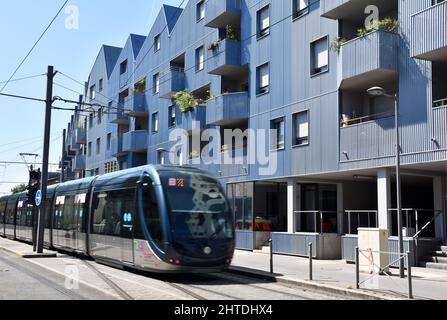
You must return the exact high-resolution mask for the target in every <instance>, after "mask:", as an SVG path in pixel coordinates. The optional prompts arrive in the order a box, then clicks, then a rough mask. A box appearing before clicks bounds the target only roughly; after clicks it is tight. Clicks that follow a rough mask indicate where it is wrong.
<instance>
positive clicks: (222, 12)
mask: <svg viewBox="0 0 447 320" xmlns="http://www.w3.org/2000/svg"><path fill="white" fill-rule="evenodd" d="M205 9H206V17H205V19H206V26H207V27H210V28H223V27H225V26H228V25H238V24H240V19H241V0H208V1H207V2H206V8H205Z"/></svg>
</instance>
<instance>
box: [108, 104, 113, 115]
mask: <svg viewBox="0 0 447 320" xmlns="http://www.w3.org/2000/svg"><path fill="white" fill-rule="evenodd" d="M107 106H108V108H107V110H108V111H109V112H108V115H109V118H110V117H111V115H112V114H113V112H110V111H111V110H112V107H113V102H112V101H110V102H109V103H108V104H107Z"/></svg>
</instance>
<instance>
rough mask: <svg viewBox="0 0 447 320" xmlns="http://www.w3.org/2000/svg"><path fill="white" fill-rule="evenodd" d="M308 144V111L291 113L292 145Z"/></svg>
mask: <svg viewBox="0 0 447 320" xmlns="http://www.w3.org/2000/svg"><path fill="white" fill-rule="evenodd" d="M307 144H309V111H304V112H300V113H297V114H294V115H293V145H294V146H302V145H307Z"/></svg>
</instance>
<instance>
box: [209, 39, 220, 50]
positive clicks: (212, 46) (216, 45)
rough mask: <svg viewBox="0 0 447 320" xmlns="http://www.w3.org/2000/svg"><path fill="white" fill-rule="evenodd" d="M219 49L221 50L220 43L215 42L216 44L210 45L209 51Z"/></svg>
mask: <svg viewBox="0 0 447 320" xmlns="http://www.w3.org/2000/svg"><path fill="white" fill-rule="evenodd" d="M217 48H219V42H218V41H214V42H212V43H210V44H209V45H208V51H214V50H216V49H217Z"/></svg>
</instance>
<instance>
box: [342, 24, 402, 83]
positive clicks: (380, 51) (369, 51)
mask: <svg viewBox="0 0 447 320" xmlns="http://www.w3.org/2000/svg"><path fill="white" fill-rule="evenodd" d="M398 39H399V35H398V34H396V33H392V32H388V31H383V30H378V31H374V32H371V33H369V34H367V35H365V36H363V37H359V38H356V39H353V40H351V41H348V42H347V43H345V44H344V45H343V46H342V47H341V53H340V54H341V59H340V61H341V64H342V65H341V70H342V80H343V81H342V88H343V89H348V88H351V87H352V88H354V87H355V88H358V87H359V86H362V87H368V85H378V84H380V83H377V81H383V82H386V81H389V80H390V79H392V77H397V73H398Z"/></svg>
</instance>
